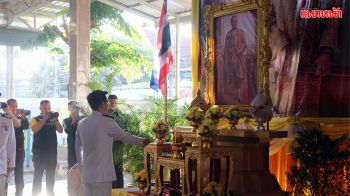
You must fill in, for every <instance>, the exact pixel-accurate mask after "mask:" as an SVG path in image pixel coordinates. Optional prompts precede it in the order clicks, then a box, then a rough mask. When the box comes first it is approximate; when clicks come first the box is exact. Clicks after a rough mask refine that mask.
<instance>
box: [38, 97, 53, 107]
mask: <svg viewBox="0 0 350 196" xmlns="http://www.w3.org/2000/svg"><path fill="white" fill-rule="evenodd" d="M45 103H51V102H50V101H49V100H46V99H44V100H42V101H40V106H41V105H43V104H45Z"/></svg>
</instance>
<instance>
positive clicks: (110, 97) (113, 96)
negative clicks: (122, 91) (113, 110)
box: [108, 95, 118, 100]
mask: <svg viewBox="0 0 350 196" xmlns="http://www.w3.org/2000/svg"><path fill="white" fill-rule="evenodd" d="M110 99H118V97H117V95H109V96H108V100H110Z"/></svg>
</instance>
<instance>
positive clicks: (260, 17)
mask: <svg viewBox="0 0 350 196" xmlns="http://www.w3.org/2000/svg"><path fill="white" fill-rule="evenodd" d="M269 9H270V1H268V0H238V1H235V2H233V3H226V4H213V5H208V6H206V7H205V18H204V31H205V32H204V37H205V42H206V43H204V44H203V45H204V46H205V52H204V66H205V74H206V90H205V101H206V103H207V104H208V105H218V106H220V107H223V108H226V107H229V106H237V107H239V108H242V109H244V110H246V109H248V107H249V103H250V102H251V101H252V99H253V98H254V97H255V95H256V94H257V93H258V92H257V91H258V90H260V89H261V90H263V91H264V93H265V95H266V96H267V97H268V99H269V101H270V100H271V99H270V94H269V81H268V80H269V76H268V75H269V72H268V67H269V64H270V61H271V48H270V47H269V40H268V35H267V18H268V13H269ZM245 12H251V13H249V14H250V15H254V13H255V15H256V21H255V24H256V31H255V33H256V37H255V39H256V40H255V41H256V48H255V49H256V51H255V53H251V54H255V55H256V63H255V70H254V71H255V72H254V74H256V75H255V80H256V92H255V95H254V97H252V94H251V92H250V96H249V98H250V99H251V100H248V101H249V103H248V101H247V100H244V101H242V102H244V104H241V103H234V104H220V103H219V101H218V100H217V94H219V93H218V89H216V88H217V87H216V86H217V82H216V81H217V80H218V78H216V77H217V74H218V72H219V71H218V70H216V69H218V67H219V65H217V62H218V61H216V56H218V54H216V50H218V51H220V47H219V46H217V45H216V40H215V39H216V37H217V36H216V35H217V34H218V33H217V34H215V33H216V32H215V30H216V29H215V25H217V24H216V23H215V22H216V21H219V20H226V21H227V19H225V18H224V17H226V18H227V17H231V19H230V20H231V25H233V24H232V23H234V22H232V21H233V20H236V19H233V18H237V16H238V15H237V16H235V15H236V14H241V13H245ZM217 23H218V22H217ZM226 24H227V22H226ZM223 26H224V25H223ZM226 27H227V25H226V26H225V27H224V28H226ZM232 29H233V26H232ZM225 31H226V34H225V36H226V35H227V34H228V33H227V29H226V30H225ZM223 32H224V31H223ZM222 34H224V33H222ZM222 37H224V36H222ZM225 40H226V39H225ZM225 46H226V42H225ZM221 51H223V49H222V48H221ZM251 54H250V55H251ZM222 56H227V55H222ZM223 58H225V57H223ZM218 59H219V57H218ZM220 62H223V60H222V59H221V61H220ZM242 62H244V61H241V65H244V63H242ZM226 64H227V63H226ZM253 64H254V63H253ZM224 65H225V64H224V63H223V64H222V65H221V67H224ZM241 67H243V66H241ZM231 69H233V68H231ZM221 72H223V73H224V74H227V73H226V72H225V71H221ZM252 78H253V77H252ZM222 80H223V79H222ZM242 81H243V80H242ZM224 82H225V81H224ZM231 83H234V82H231ZM247 83H248V82H247ZM254 83H255V82H254ZM246 90H247V89H246ZM230 93H231V92H230ZM246 94H249V92H248V93H246ZM237 96H238V95H237ZM247 97H248V96H247ZM243 98H244V97H243ZM243 98H242V100H243Z"/></svg>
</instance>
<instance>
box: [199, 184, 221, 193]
mask: <svg viewBox="0 0 350 196" xmlns="http://www.w3.org/2000/svg"><path fill="white" fill-rule="evenodd" d="M202 195H203V196H222V195H223V191H222V186H221V185H220V184H218V183H216V182H214V181H211V182H209V183H208V185H207V186H206V187H205V188H204V189H203V191H202Z"/></svg>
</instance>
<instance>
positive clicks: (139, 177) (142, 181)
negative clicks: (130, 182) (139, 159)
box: [134, 170, 147, 192]
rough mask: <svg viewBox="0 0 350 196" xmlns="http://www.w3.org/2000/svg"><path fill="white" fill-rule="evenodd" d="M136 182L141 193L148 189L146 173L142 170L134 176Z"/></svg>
mask: <svg viewBox="0 0 350 196" xmlns="http://www.w3.org/2000/svg"><path fill="white" fill-rule="evenodd" d="M134 180H135V182H136V185H137V187H138V188H139V192H144V191H145V188H146V187H147V179H146V172H145V170H142V171H140V172H138V173H136V174H135V175H134Z"/></svg>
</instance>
